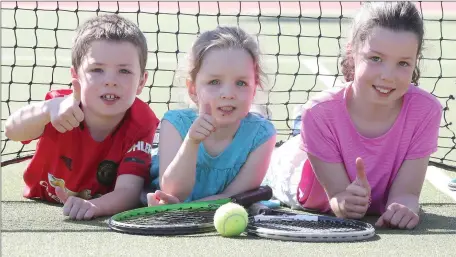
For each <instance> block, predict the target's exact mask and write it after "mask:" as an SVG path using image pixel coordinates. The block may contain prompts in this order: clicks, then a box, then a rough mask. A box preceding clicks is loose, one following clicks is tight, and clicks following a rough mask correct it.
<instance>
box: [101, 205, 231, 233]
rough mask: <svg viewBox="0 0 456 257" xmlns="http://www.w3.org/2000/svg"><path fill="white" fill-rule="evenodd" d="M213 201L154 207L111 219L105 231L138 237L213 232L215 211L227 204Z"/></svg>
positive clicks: (135, 210)
mask: <svg viewBox="0 0 456 257" xmlns="http://www.w3.org/2000/svg"><path fill="white" fill-rule="evenodd" d="M230 200H231V199H229V198H225V199H220V200H215V201H206V202H192V203H178V204H167V205H157V206H151V207H143V208H138V209H133V210H129V211H125V212H121V213H118V214H116V215H113V216H112V217H111V218H110V219H109V223H108V224H109V227H110V228H111V229H113V230H115V231H118V232H124V233H128V234H141V235H186V234H197V233H205V232H210V231H213V230H214V224H213V222H214V214H215V211H216V210H217V209H218V208H219V207H220V206H222V205H223V204H226V203H228V202H230Z"/></svg>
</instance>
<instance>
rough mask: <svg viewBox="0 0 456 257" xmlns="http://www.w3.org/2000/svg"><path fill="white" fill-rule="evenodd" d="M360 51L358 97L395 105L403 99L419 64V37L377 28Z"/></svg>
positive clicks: (355, 86) (356, 54)
mask: <svg viewBox="0 0 456 257" xmlns="http://www.w3.org/2000/svg"><path fill="white" fill-rule="evenodd" d="M356 50H357V51H355V52H354V56H353V58H354V61H355V78H354V83H353V89H354V91H355V95H356V96H357V97H360V98H361V99H364V100H365V101H368V102H370V103H372V104H374V105H392V104H394V103H395V102H396V101H397V100H399V99H401V98H402V96H403V95H404V94H405V93H406V92H407V90H408V88H409V86H410V83H411V81H412V75H413V71H414V69H415V66H416V62H417V51H418V39H417V37H416V35H415V34H414V33H412V32H405V31H393V30H390V29H385V28H382V27H375V28H373V29H372V32H371V34H370V35H369V37H368V38H367V39H366V40H365V42H364V43H363V44H361V45H360V46H358V48H357V49H356Z"/></svg>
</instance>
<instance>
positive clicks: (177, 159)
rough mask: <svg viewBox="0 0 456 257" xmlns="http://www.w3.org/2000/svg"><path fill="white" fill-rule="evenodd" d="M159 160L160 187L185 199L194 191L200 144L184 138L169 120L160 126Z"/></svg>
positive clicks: (181, 199) (180, 198) (182, 199)
mask: <svg viewBox="0 0 456 257" xmlns="http://www.w3.org/2000/svg"><path fill="white" fill-rule="evenodd" d="M160 130H161V132H160V142H166V144H160V147H159V162H160V165H159V166H160V171H159V174H160V175H159V178H160V188H161V190H162V191H164V192H166V193H167V194H170V195H173V196H175V197H177V198H178V199H179V200H180V201H184V200H185V199H186V198H187V197H188V196H189V195H190V193H191V192H192V190H193V186H194V185H195V177H196V159H197V155H198V147H199V145H198V144H195V143H193V142H192V141H191V140H189V139H188V136H187V137H186V138H185V139H184V140H182V138H181V136H180V134H179V132H178V131H177V130H176V128H175V127H174V126H173V125H172V124H171V123H170V122H169V121H167V120H163V121H162V123H161V127H160Z"/></svg>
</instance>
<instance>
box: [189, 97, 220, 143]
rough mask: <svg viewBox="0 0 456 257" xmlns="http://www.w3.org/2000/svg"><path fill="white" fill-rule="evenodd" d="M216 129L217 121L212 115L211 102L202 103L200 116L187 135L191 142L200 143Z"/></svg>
mask: <svg viewBox="0 0 456 257" xmlns="http://www.w3.org/2000/svg"><path fill="white" fill-rule="evenodd" d="M215 129H216V121H215V119H214V118H213V117H212V116H211V106H210V105H209V104H202V106H200V111H199V117H198V118H196V120H195V121H194V122H193V124H192V126H191V127H190V129H189V131H188V134H187V137H188V139H189V140H190V141H191V142H193V143H195V144H199V143H201V142H202V141H204V140H205V139H206V138H207V137H209V136H210V134H211V133H212V132H214V131H215Z"/></svg>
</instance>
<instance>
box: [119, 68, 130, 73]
mask: <svg viewBox="0 0 456 257" xmlns="http://www.w3.org/2000/svg"><path fill="white" fill-rule="evenodd" d="M120 73H124V74H130V73H131V72H130V71H129V70H126V69H121V70H120Z"/></svg>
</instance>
